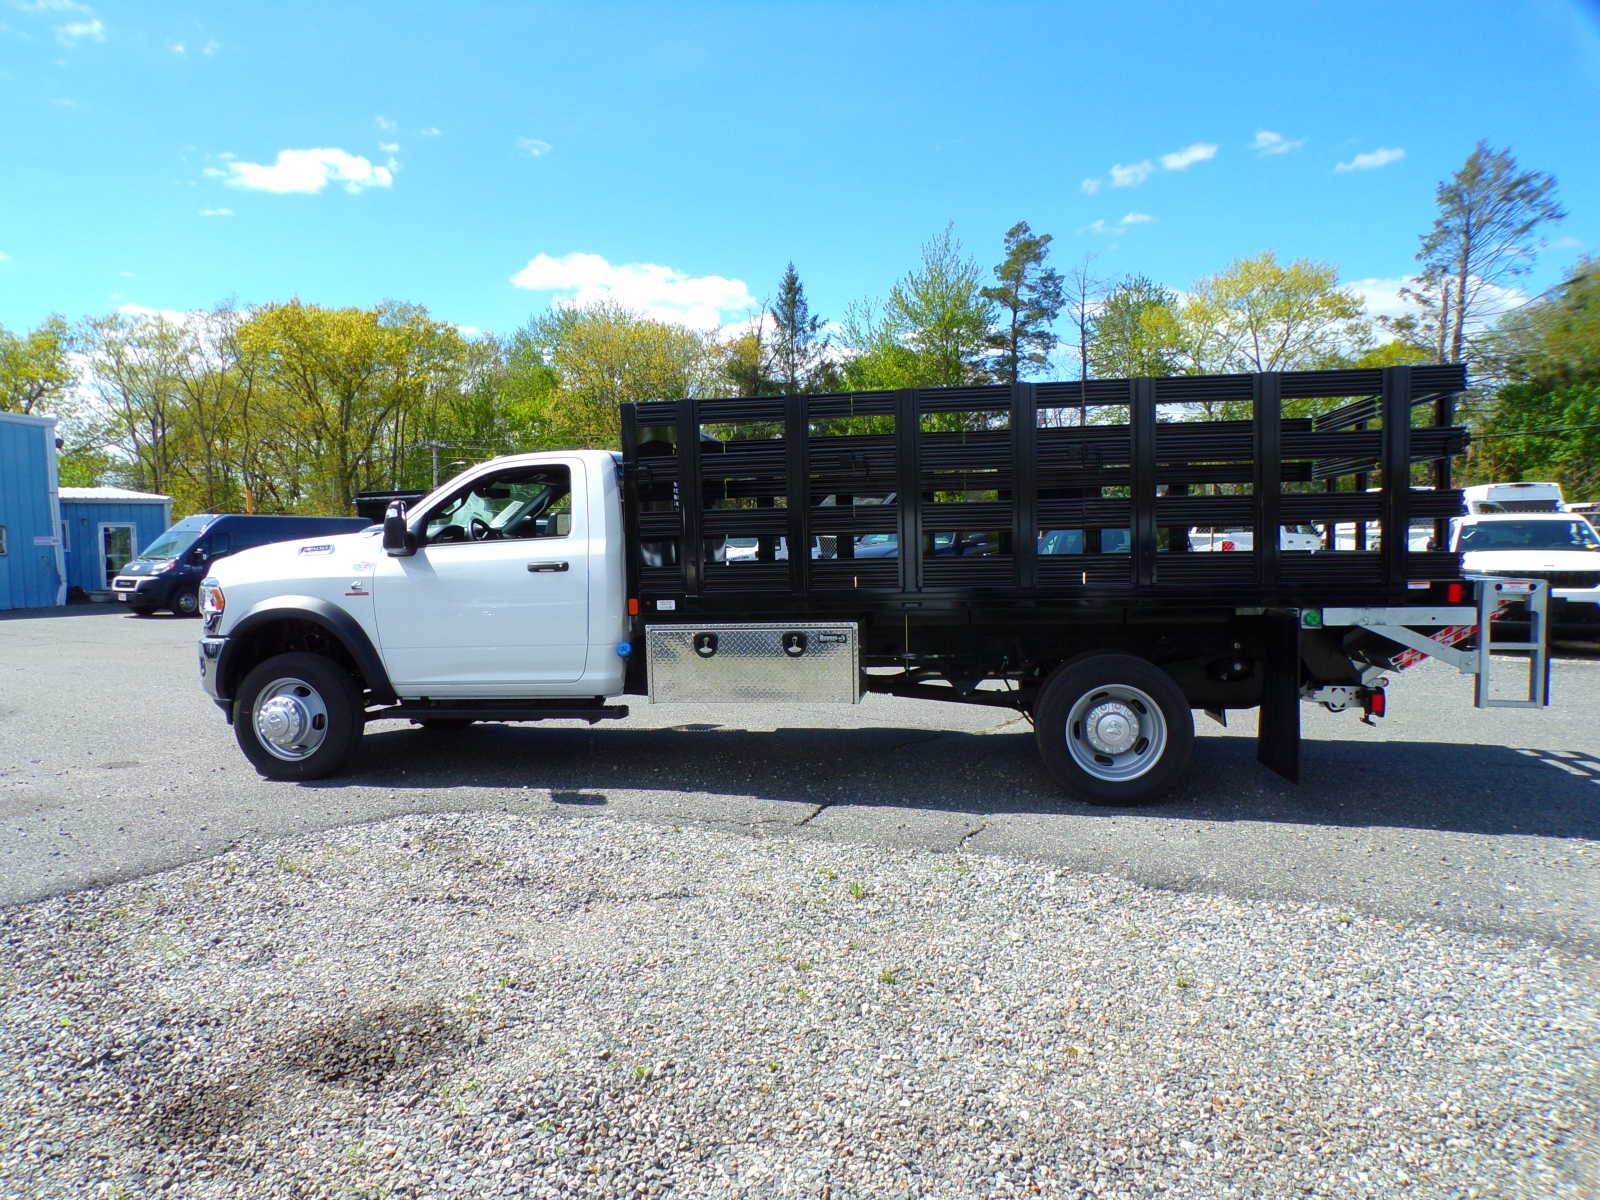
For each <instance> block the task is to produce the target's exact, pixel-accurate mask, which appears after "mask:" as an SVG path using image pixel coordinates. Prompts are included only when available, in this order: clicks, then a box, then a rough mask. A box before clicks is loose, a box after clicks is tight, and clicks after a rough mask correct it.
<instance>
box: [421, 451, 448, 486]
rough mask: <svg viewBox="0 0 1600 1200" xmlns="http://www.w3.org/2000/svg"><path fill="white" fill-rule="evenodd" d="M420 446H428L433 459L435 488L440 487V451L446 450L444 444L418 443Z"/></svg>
mask: <svg viewBox="0 0 1600 1200" xmlns="http://www.w3.org/2000/svg"><path fill="white" fill-rule="evenodd" d="M417 445H418V446H426V447H427V448H428V453H429V455H431V456H432V458H433V486H434V487H438V486H439V451H441V450H443V449H445V448H446V447H445V444H444V443H443V442H418V443H417Z"/></svg>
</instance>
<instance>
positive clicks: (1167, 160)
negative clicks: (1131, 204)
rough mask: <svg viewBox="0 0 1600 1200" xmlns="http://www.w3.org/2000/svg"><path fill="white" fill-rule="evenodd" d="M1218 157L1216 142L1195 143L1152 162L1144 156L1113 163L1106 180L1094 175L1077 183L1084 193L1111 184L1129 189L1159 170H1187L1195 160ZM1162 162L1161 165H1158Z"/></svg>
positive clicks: (1094, 193)
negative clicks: (1125, 161)
mask: <svg viewBox="0 0 1600 1200" xmlns="http://www.w3.org/2000/svg"><path fill="white" fill-rule="evenodd" d="M1216 156H1217V146H1216V144H1215V143H1214V142H1193V143H1191V144H1189V145H1187V146H1185V147H1184V148H1183V149H1182V150H1174V151H1172V152H1171V153H1169V154H1163V155H1160V156H1159V157H1158V159H1156V160H1154V161H1152V160H1151V159H1148V158H1141V159H1140V160H1139V161H1138V162H1135V163H1113V164H1112V166H1111V169H1110V170H1109V171H1107V172H1106V176H1105V178H1104V179H1101V178H1099V177H1096V176H1091V177H1090V178H1088V179H1085V180H1084V181H1083V182H1082V183H1080V184H1079V185H1078V188H1079V190H1081V191H1082V192H1083V193H1084V194H1085V195H1088V196H1093V195H1096V194H1097V193H1098V192H1099V191H1100V189H1101V188H1102V187H1104V186H1105V185H1106V184H1107V183H1109V184H1110V185H1111V186H1112V187H1118V188H1126V187H1138V186H1139V185H1140V184H1142V183H1144V182H1145V181H1146V180H1148V179H1149V178H1150V176H1152V175H1154V174H1155V173H1156V172H1157V171H1158V170H1159V171H1187V170H1188V169H1189V168H1190V167H1192V166H1194V164H1195V163H1198V162H1205V161H1207V160H1208V159H1212V158H1215V157H1216ZM1158 164H1159V165H1158Z"/></svg>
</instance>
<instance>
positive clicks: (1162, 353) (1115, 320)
mask: <svg viewBox="0 0 1600 1200" xmlns="http://www.w3.org/2000/svg"><path fill="white" fill-rule="evenodd" d="M1177 307H1178V297H1177V294H1176V293H1174V292H1172V291H1170V290H1169V289H1167V288H1165V287H1162V286H1161V285H1160V284H1159V283H1157V282H1155V280H1153V279H1151V278H1149V277H1148V276H1146V275H1128V276H1125V277H1124V278H1123V279H1122V280H1120V281H1119V282H1118V283H1117V285H1116V286H1115V287H1113V288H1112V289H1111V291H1110V292H1109V293H1107V295H1106V298H1105V301H1104V302H1103V303H1102V304H1101V305H1100V310H1099V311H1098V312H1097V313H1096V314H1095V315H1094V319H1093V322H1092V324H1091V325H1090V335H1089V341H1088V364H1089V369H1090V370H1091V371H1093V373H1094V375H1095V377H1096V378H1098V379H1134V378H1138V377H1139V376H1142V375H1158V376H1159V375H1171V374H1174V373H1175V372H1176V365H1175V354H1174V348H1173V346H1172V344H1171V333H1172V316H1173V313H1174V312H1175V311H1176V309H1177Z"/></svg>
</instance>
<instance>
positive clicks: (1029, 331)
mask: <svg viewBox="0 0 1600 1200" xmlns="http://www.w3.org/2000/svg"><path fill="white" fill-rule="evenodd" d="M1051 240H1052V239H1051V236H1050V234H1048V233H1045V234H1039V235H1038V236H1035V235H1034V232H1033V230H1032V229H1031V228H1029V226H1028V223H1027V222H1026V221H1018V222H1017V223H1016V224H1015V225H1013V226H1012V227H1011V228H1010V229H1008V230H1006V243H1005V244H1006V257H1005V261H1004V262H1002V263H999V264H998V265H996V267H995V269H994V274H995V278H996V279H998V280H999V281H1000V282H999V285H998V286H996V287H986V288H982V289H980V293H979V294H980V295H982V296H983V298H984V299H985V300H989V301H991V302H992V303H993V304H994V305H995V307H996V308H997V309H998V310H999V328H998V329H996V330H995V331H994V332H993V333H991V334H990V335H989V336H988V338H987V339H986V341H987V344H988V346H989V348H990V349H991V350H994V351H996V354H995V356H994V368H993V369H994V373H995V375H996V376H998V377H999V378H1000V379H1001V380H1002V381H1003V382H1006V383H1016V382H1018V381H1019V380H1020V379H1021V378H1022V376H1024V375H1026V374H1030V373H1034V372H1038V371H1043V370H1046V369H1048V368H1049V366H1050V353H1051V351H1053V350H1054V349H1055V348H1056V343H1057V340H1058V339H1057V338H1056V335H1055V334H1054V333H1053V332H1052V331H1051V328H1050V327H1051V325H1052V324H1053V323H1054V322H1055V319H1056V317H1057V315H1058V314H1059V313H1060V312H1061V307H1062V305H1063V304H1064V303H1065V302H1066V300H1065V296H1064V294H1063V290H1062V289H1063V285H1064V282H1065V281H1064V280H1063V279H1062V277H1061V273H1060V272H1059V271H1054V270H1052V269H1051V268H1050V267H1048V266H1046V261H1047V260H1048V258H1049V257H1050V242H1051Z"/></svg>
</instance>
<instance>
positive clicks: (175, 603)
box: [172, 588, 200, 617]
mask: <svg viewBox="0 0 1600 1200" xmlns="http://www.w3.org/2000/svg"><path fill="white" fill-rule="evenodd" d="M172 611H173V614H174V615H175V616H179V617H192V616H195V615H196V614H198V613H199V611H200V592H199V589H197V588H180V589H178V591H177V592H175V593H174V594H173V597H172Z"/></svg>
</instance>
